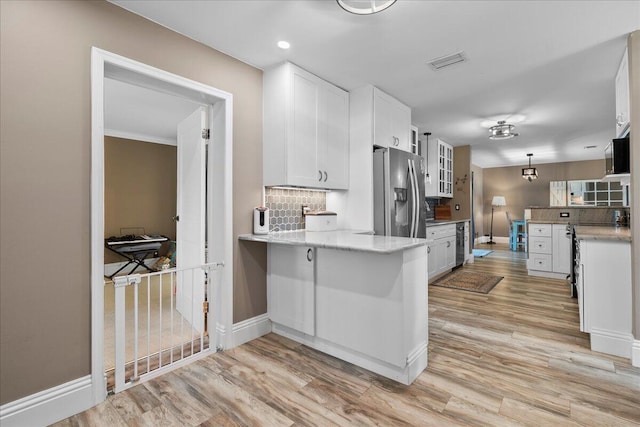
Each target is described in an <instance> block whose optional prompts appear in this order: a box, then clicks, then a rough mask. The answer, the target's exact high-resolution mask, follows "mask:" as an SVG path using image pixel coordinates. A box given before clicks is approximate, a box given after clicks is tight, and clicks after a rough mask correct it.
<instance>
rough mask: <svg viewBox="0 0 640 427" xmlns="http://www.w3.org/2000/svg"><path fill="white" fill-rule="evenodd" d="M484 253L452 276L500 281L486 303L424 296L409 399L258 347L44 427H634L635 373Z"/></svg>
mask: <svg viewBox="0 0 640 427" xmlns="http://www.w3.org/2000/svg"><path fill="white" fill-rule="evenodd" d="M494 246H497V247H498V249H506V245H504V246H503V245H494ZM490 249H494V250H495V252H494V254H491V255H489V256H487V257H485V258H478V259H476V262H475V264H472V265H467V266H464V267H463V268H465V269H468V270H471V271H478V272H486V273H491V274H497V275H500V276H504V279H503V280H502V281H501V282H500V283H499V284H498V285H497V286H496V287H495V288H494V289H493V290H492V291H491V292H490V293H489V294H487V295H485V294H476V293H472V292H466V291H461V290H456V289H448V288H440V287H430V288H429V366H428V367H427V369H426V370H425V371H424V372H423V373H422V374H421V375H420V376H419V377H418V379H417V380H416V381H415V382H414V384H412V385H411V386H408V387H407V386H403V385H400V384H398V383H395V382H393V381H390V380H387V379H385V378H383V377H380V376H378V375H376V374H373V373H371V372H369V371H367V370H364V369H361V368H358V367H355V366H353V365H351V364H349V363H346V362H342V361H340V360H338V359H335V358H333V357H330V356H327V355H324V354H322V353H319V352H317V351H314V350H312V349H310V348H308V347H305V346H302V345H299V344H297V343H295V342H293V341H290V340H288V339H285V338H282V337H280V336H277V335H275V334H269V335H267V336H265V337H262V338H260V339H257V340H254V341H252V342H250V343H247V344H245V345H242V346H240V347H238V348H235V349H233V350H229V351H225V352H222V353H217V354H215V355H213V356H211V357H208V358H205V359H202V360H199V361H197V362H194V363H192V364H190V365H188V366H186V367H183V368H180V369H178V370H176V371H174V372H172V373H170V374H167V375H164V376H162V377H160V378H157V379H155V380H151V381H148V382H146V383H144V384H140V385H138V386H135V387H133V388H131V389H129V390H127V391H125V392H122V393H120V394H117V395H114V396H110V397H109V398H108V399H107V400H106V401H105V402H103V403H102V404H100V405H98V406H96V407H95V408H92V409H90V410H88V411H86V412H83V413H81V414H78V415H75V416H73V417H70V418H68V419H66V420H63V421H61V422H59V423H57V424H55V425H56V426H60V427H62V426H159V425H168V426H198V425H200V426H247V425H253V426H292V425H295V426H307V425H311V426H314V425H315V426H333V425H337V426H351V425H382V426H399V425H413V426H474V425H475V426H514V425H516V426H517V425H525V426H573V425H582V426H632V425H633V426H638V425H640V369H638V368H633V367H632V366H631V365H630V362H629V361H628V360H626V359H622V358H618V357H613V356H608V355H605V354H601V353H596V352H592V351H591V350H589V336H588V335H587V334H583V333H581V332H580V331H579V323H578V306H577V304H576V300H574V299H572V298H570V296H569V290H568V287H567V284H566V282H565V281H562V280H551V279H542V278H534V277H529V276H527V273H526V267H525V263H524V260H523V259H522V256H521V255H520V254H511V253H510V252H509V251H506V250H503V251H500V250H496V248H495V247H491V248H490ZM512 255H513V256H512ZM381 345H384V343H381Z"/></svg>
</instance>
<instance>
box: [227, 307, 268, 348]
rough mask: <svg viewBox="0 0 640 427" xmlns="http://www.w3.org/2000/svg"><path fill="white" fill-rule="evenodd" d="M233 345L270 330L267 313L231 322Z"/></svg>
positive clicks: (252, 338)
mask: <svg viewBox="0 0 640 427" xmlns="http://www.w3.org/2000/svg"><path fill="white" fill-rule="evenodd" d="M232 329H233V345H234V346H238V345H242V344H244V343H246V342H249V341H251V340H254V339H256V338H260V337H261V336H263V335H266V334H268V333H269V332H271V320H269V313H265V314H261V315H259V316H256V317H252V318H250V319H247V320H243V321H242V322H238V323H234V324H233V328H232Z"/></svg>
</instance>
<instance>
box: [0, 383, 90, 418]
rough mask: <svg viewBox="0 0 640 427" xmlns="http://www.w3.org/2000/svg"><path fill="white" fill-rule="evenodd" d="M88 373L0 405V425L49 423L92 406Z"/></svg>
mask: <svg viewBox="0 0 640 427" xmlns="http://www.w3.org/2000/svg"><path fill="white" fill-rule="evenodd" d="M93 406H94V404H93V393H92V385H91V375H87V376H85V377H82V378H78V379H76V380H73V381H69V382H67V383H64V384H60V385H58V386H55V387H52V388H50V389H48V390H43V391H40V392H38V393H35V394H32V395H30V396H27V397H23V398H22V399H18V400H16V401H13V402H9V403H6V404H4V405H2V406H0V425H2V427H13V426H16V427H17V426H37V425H49V424H53V423H55V422H58V421H60V420H63V419H65V418H67V417H70V416H72V415H74V414H77V413H79V412H82V411H86V410H87V409H89V408H91V407H93Z"/></svg>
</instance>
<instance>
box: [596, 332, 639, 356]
mask: <svg viewBox="0 0 640 427" xmlns="http://www.w3.org/2000/svg"><path fill="white" fill-rule="evenodd" d="M589 333H590V334H591V337H590V340H591V350H593V351H599V352H601V353H606V354H612V355H614V356H620V357H624V358H626V359H631V358H632V356H633V355H632V347H633V344H634V340H633V335H631V334H624V333H620V332H616V331H607V330H604V329H596V328H591V331H590V332H589ZM636 342H637V341H636Z"/></svg>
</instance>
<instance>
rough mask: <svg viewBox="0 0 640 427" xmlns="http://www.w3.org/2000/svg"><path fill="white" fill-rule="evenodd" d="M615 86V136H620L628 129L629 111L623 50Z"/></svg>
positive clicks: (626, 60)
mask: <svg viewBox="0 0 640 427" xmlns="http://www.w3.org/2000/svg"><path fill="white" fill-rule="evenodd" d="M615 87H616V137H617V138H620V137H621V136H623V135H624V134H625V133H626V132H627V130H628V129H629V124H630V121H629V120H630V115H629V112H630V111H631V108H630V102H629V57H628V54H627V49H625V50H624V55H623V56H622V61H620V66H619V67H618V72H617V74H616V80H615Z"/></svg>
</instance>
